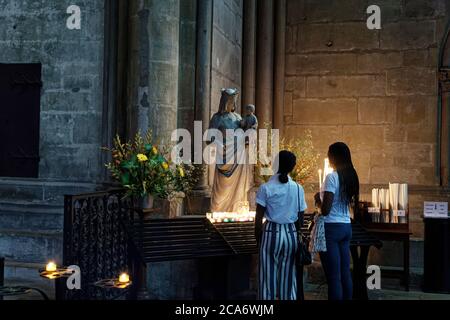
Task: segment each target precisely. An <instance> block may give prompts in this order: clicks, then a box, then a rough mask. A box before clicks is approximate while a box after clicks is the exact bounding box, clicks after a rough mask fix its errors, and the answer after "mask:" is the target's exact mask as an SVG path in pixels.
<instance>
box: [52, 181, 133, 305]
mask: <svg viewBox="0 0 450 320" xmlns="http://www.w3.org/2000/svg"><path fill="white" fill-rule="evenodd" d="M131 204H132V201H131V200H130V199H129V198H124V193H123V190H110V191H105V192H96V193H89V194H80V195H67V196H65V199H64V243H63V265H64V266H70V265H77V266H79V267H80V271H81V290H67V288H66V287H65V283H62V282H63V281H59V283H58V285H57V294H56V297H57V299H62V300H65V299H71V300H72V299H75V300H78V299H80V300H95V299H102V300H104V299H113V298H115V297H117V294H118V292H117V289H110V290H105V289H101V288H98V287H96V286H95V285H94V283H95V282H96V281H98V280H102V279H111V278H116V277H118V275H119V274H120V273H121V272H128V273H130V274H131V276H132V278H134V279H137V278H138V275H137V270H138V268H139V265H140V264H142V262H141V261H142V260H141V257H140V254H139V251H140V250H138V248H137V246H136V245H135V244H134V243H133V241H131V238H133V237H132V235H130V234H129V232H128V231H129V230H128V226H129V225H130V224H135V223H134V220H135V219H137V220H138V218H137V217H136V216H137V215H136V214H135V213H136V211H135V210H132V205H131ZM114 290H116V291H114ZM128 294H129V295H131V296H132V295H134V294H136V286H132V290H130V291H129V292H128Z"/></svg>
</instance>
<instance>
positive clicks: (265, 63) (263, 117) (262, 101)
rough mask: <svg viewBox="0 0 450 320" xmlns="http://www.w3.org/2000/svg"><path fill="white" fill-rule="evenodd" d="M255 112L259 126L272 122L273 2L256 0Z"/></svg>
mask: <svg viewBox="0 0 450 320" xmlns="http://www.w3.org/2000/svg"><path fill="white" fill-rule="evenodd" d="M257 11H258V22H257V28H258V29H257V43H256V114H257V116H258V119H259V123H260V126H261V127H262V126H264V125H265V124H266V123H269V122H270V123H273V57H274V2H273V0H258V9H257Z"/></svg>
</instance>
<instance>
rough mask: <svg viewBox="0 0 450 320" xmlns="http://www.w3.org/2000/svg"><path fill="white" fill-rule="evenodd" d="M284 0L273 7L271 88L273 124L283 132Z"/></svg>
mask: <svg viewBox="0 0 450 320" xmlns="http://www.w3.org/2000/svg"><path fill="white" fill-rule="evenodd" d="M285 47H286V0H277V1H276V8H275V59H274V61H275V65H274V69H275V70H274V90H273V94H274V97H273V104H274V106H273V125H274V128H276V129H279V130H280V136H282V134H283V120H284V79H285V65H286V55H285Z"/></svg>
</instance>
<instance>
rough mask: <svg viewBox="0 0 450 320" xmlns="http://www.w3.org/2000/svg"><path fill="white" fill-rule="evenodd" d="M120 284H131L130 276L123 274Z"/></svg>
mask: <svg viewBox="0 0 450 320" xmlns="http://www.w3.org/2000/svg"><path fill="white" fill-rule="evenodd" d="M119 282H120V283H128V282H130V276H129V275H128V274H127V273H125V272H124V273H122V274H121V275H120V277H119Z"/></svg>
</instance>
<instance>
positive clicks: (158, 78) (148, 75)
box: [128, 0, 180, 142]
mask: <svg viewBox="0 0 450 320" xmlns="http://www.w3.org/2000/svg"><path fill="white" fill-rule="evenodd" d="M179 15H180V0H167V1H160V0H141V1H131V2H130V24H129V25H130V33H129V38H130V40H129V64H128V66H129V71H128V75H129V79H128V96H129V97H130V101H129V103H128V108H129V110H128V114H129V115H130V123H129V125H128V131H129V135H130V136H133V135H134V133H135V132H136V131H138V130H140V131H141V133H145V132H146V131H147V129H149V128H150V129H152V130H153V136H154V137H155V138H158V139H159V140H160V141H161V142H164V141H168V139H169V138H170V133H171V132H172V130H174V129H176V128H177V106H178V69H179V40H180V39H179V38H180V37H179V20H180V17H179Z"/></svg>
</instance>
